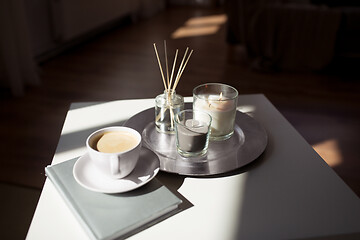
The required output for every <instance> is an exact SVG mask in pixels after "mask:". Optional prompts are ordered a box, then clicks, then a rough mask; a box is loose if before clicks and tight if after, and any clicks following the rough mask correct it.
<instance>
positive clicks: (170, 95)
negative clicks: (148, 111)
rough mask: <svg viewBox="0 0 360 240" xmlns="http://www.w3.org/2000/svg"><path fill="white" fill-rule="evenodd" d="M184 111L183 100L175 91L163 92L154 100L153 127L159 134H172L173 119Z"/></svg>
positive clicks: (173, 130)
mask: <svg viewBox="0 0 360 240" xmlns="http://www.w3.org/2000/svg"><path fill="white" fill-rule="evenodd" d="M182 110H184V98H183V97H182V96H180V95H178V94H176V92H175V91H173V92H172V91H171V90H165V91H164V93H163V94H160V95H158V96H157V97H156V98H155V125H156V130H157V131H158V132H161V133H168V134H174V133H175V124H174V117H175V115H176V114H177V113H179V112H180V111H182Z"/></svg>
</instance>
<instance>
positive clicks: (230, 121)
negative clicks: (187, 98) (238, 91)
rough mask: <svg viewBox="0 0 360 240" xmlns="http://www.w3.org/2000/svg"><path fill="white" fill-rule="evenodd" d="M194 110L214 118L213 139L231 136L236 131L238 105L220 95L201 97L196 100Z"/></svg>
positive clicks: (212, 125)
mask: <svg viewBox="0 0 360 240" xmlns="http://www.w3.org/2000/svg"><path fill="white" fill-rule="evenodd" d="M193 108H194V110H199V111H203V112H206V113H208V114H209V115H210V116H211V117H212V123H211V137H218V136H224V135H227V134H230V133H232V132H233V130H234V122H235V115H236V103H235V102H234V100H233V99H228V98H226V97H223V96H221V93H220V94H218V95H215V94H212V95H201V96H199V98H196V99H194V105H193Z"/></svg>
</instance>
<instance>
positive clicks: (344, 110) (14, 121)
mask: <svg viewBox="0 0 360 240" xmlns="http://www.w3.org/2000/svg"><path fill="white" fill-rule="evenodd" d="M222 13H223V12H222V10H221V9H208V8H207V9H194V8H173V9H168V10H166V11H164V12H162V13H160V14H159V15H156V16H155V17H153V18H151V19H149V20H146V21H139V22H137V23H134V24H128V25H122V26H119V27H118V28H116V29H114V30H112V31H109V32H107V33H105V34H103V35H101V36H98V37H96V38H94V39H92V40H90V41H88V42H86V43H84V44H82V45H80V46H77V47H74V48H72V49H71V50H69V51H67V52H65V53H63V54H62V55H60V56H57V57H55V58H53V59H52V60H49V61H47V62H45V63H43V64H41V65H40V66H39V72H40V76H41V79H42V84H41V86H38V87H29V88H28V89H27V91H26V94H25V95H24V96H23V97H19V98H12V97H10V96H7V95H6V91H4V90H3V91H2V97H1V101H0V106H1V107H0V111H1V118H0V132H1V135H2V141H1V142H2V144H1V148H0V155H1V161H0V164H1V168H0V173H1V175H0V176H1V177H0V181H1V182H5V183H10V184H17V185H22V186H29V187H35V188H41V187H42V185H43V183H44V180H45V176H44V167H45V166H46V165H47V164H50V163H51V160H52V157H53V154H54V152H55V149H56V145H57V142H58V139H59V135H60V132H61V129H62V124H63V121H64V119H65V115H66V112H67V110H68V107H69V104H70V103H71V102H78V101H109V100H117V99H131V98H153V97H155V96H156V95H157V94H159V93H160V92H162V91H163V87H162V81H161V78H160V72H159V69H158V66H157V62H156V58H155V55H154V50H153V47H152V44H153V43H154V42H156V43H157V44H158V48H159V50H160V49H161V46H162V42H163V40H164V39H167V41H168V51H169V52H172V53H173V52H174V51H175V48H179V49H180V50H181V51H184V50H185V47H186V46H189V47H190V48H191V49H194V53H193V55H192V57H191V59H190V61H189V64H188V66H187V68H186V70H185V72H184V74H183V77H182V80H181V82H180V84H179V86H178V88H177V92H178V93H179V94H181V95H184V96H190V95H191V94H192V89H193V88H194V87H195V86H197V85H198V84H201V83H205V82H223V83H227V84H230V85H233V86H234V87H236V88H237V89H238V90H239V92H240V94H249V93H263V94H265V95H266V96H267V97H268V98H269V99H270V100H271V101H272V103H273V104H274V105H275V106H276V107H277V108H278V109H279V110H280V112H282V113H283V114H284V116H285V117H286V118H287V119H288V120H289V121H290V122H291V123H292V124H293V125H294V127H295V128H296V129H297V130H298V131H299V132H300V133H301V134H302V136H303V137H304V138H305V139H306V140H307V141H308V142H309V144H310V145H312V146H314V148H315V149H316V151H318V152H319V154H320V155H321V156H323V158H324V159H325V161H327V162H328V164H329V165H330V166H331V167H332V168H333V169H334V170H335V171H336V172H337V173H338V174H339V176H340V177H341V178H342V179H343V180H344V181H345V182H346V183H347V184H348V185H349V186H350V187H351V188H352V189H353V190H354V191H355V192H356V193H357V194H358V196H360V174H359V172H360V171H359V170H360V154H359V152H360V151H359V146H360V141H359V133H360V126H359V123H360V121H359V120H360V117H359V116H360V107H359V102H360V101H359V100H360V95H359V90H360V78H359V74H354V73H352V74H347V73H345V72H341V71H338V72H337V73H336V74H329V73H322V74H319V73H317V74H315V73H284V72H282V73H279V72H277V73H275V72H273V73H258V72H255V71H252V70H251V69H250V68H249V67H248V66H247V64H246V63H244V62H243V59H242V56H243V55H242V51H243V49H242V48H241V47H238V46H229V45H228V44H227V43H226V41H225V35H226V29H225V25H221V28H220V30H219V31H218V32H216V33H215V34H211V35H204V36H193V37H184V38H179V39H172V38H171V35H172V33H173V32H174V31H175V30H176V29H177V28H179V27H181V26H183V25H184V24H185V22H186V21H187V20H188V19H189V18H191V17H195V16H196V17H200V16H212V15H219V14H222ZM181 54H182V53H181ZM340 70H341V69H340ZM104 117H106V116H104Z"/></svg>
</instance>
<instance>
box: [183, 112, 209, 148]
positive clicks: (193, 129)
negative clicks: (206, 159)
mask: <svg viewBox="0 0 360 240" xmlns="http://www.w3.org/2000/svg"><path fill="white" fill-rule="evenodd" d="M177 131H178V135H177V136H178V147H179V148H180V149H181V150H182V151H185V152H200V151H202V150H203V149H204V148H205V145H206V138H207V132H208V127H207V126H206V125H205V124H202V122H201V121H198V120H194V119H187V120H186V121H185V126H183V125H180V124H178V125H177Z"/></svg>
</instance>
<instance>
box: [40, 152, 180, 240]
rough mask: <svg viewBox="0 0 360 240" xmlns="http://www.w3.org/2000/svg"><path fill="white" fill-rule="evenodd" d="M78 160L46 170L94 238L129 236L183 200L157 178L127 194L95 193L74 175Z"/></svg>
mask: <svg viewBox="0 0 360 240" xmlns="http://www.w3.org/2000/svg"><path fill="white" fill-rule="evenodd" d="M76 160H77V158H76V159H72V160H69V161H66V162H63V163H59V164H56V165H52V166H48V167H46V168H45V173H46V175H47V177H48V178H49V179H50V180H51V181H52V183H53V184H54V186H55V188H56V189H57V190H58V192H59V193H60V195H61V196H62V198H63V199H64V201H65V202H66V203H67V205H68V206H69V208H70V209H71V211H72V212H73V214H74V215H75V216H76V218H77V219H78V221H79V222H80V223H81V225H82V226H83V228H84V229H85V231H86V232H87V233H88V235H89V236H90V237H91V238H92V239H101V240H107V239H114V238H117V239H118V238H120V239H121V238H126V237H129V236H130V235H132V234H135V233H137V232H139V231H141V230H143V229H145V228H147V227H149V226H151V225H153V224H155V223H157V222H159V221H162V220H164V219H165V218H167V217H169V216H171V215H173V214H175V213H176V212H177V209H178V206H179V204H180V203H181V202H182V201H181V199H179V198H178V197H177V196H176V195H175V194H173V193H172V192H171V191H170V190H169V189H168V188H167V187H166V186H164V185H162V184H161V183H160V182H159V181H158V180H157V179H156V178H154V179H153V180H151V181H150V182H149V183H148V184H146V185H144V186H142V187H140V188H138V189H135V190H133V191H130V192H127V193H121V194H104V193H98V192H92V191H90V190H87V189H85V188H83V187H82V186H80V185H79V184H78V183H77V182H76V180H75V178H74V177H73V166H74V164H75V162H76Z"/></svg>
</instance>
